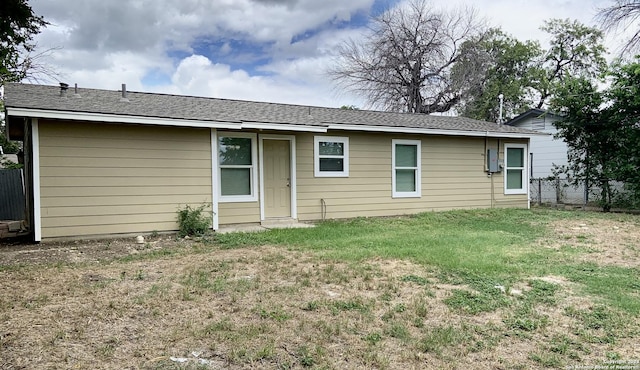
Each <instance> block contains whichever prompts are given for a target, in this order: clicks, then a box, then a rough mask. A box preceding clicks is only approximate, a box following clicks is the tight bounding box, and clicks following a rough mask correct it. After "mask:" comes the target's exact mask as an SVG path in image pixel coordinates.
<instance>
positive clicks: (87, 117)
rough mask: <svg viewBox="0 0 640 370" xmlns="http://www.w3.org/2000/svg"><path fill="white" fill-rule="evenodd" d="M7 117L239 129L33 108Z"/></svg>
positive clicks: (14, 110) (217, 123) (14, 111)
mask: <svg viewBox="0 0 640 370" xmlns="http://www.w3.org/2000/svg"><path fill="white" fill-rule="evenodd" d="M6 109H7V115H8V116H14V117H30V118H48V119H61V120H73V121H90V122H110V123H136V124H142V125H157V126H183V127H200V128H226V129H241V128H242V127H241V123H240V122H222V121H203V120H190V119H174V118H162V117H146V116H130V115H121V114H107V113H89V112H73V111H57V110H46V109H33V108H13V107H7V108H6Z"/></svg>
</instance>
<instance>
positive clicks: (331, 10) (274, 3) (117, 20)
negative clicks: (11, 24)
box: [30, 0, 600, 107]
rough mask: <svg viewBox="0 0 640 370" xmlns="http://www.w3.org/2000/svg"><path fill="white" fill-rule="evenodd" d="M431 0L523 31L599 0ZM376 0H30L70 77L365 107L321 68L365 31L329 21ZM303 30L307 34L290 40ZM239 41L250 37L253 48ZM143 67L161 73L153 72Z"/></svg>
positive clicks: (587, 18)
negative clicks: (199, 45) (471, 8)
mask: <svg viewBox="0 0 640 370" xmlns="http://www.w3.org/2000/svg"><path fill="white" fill-rule="evenodd" d="M393 1H394V0H392V1H391V2H389V4H392V3H393ZM431 1H432V3H433V5H434V6H437V7H443V8H451V7H455V6H461V5H464V4H470V5H473V6H475V7H476V8H477V10H478V12H479V13H480V15H482V16H485V17H486V18H487V19H488V21H489V22H490V23H492V24H493V25H498V26H502V28H503V29H504V30H505V31H506V32H508V33H510V34H512V35H514V36H515V37H518V38H519V39H522V40H524V39H539V38H541V37H544V33H543V32H542V31H539V27H540V26H541V25H542V22H543V20H545V19H550V18H577V19H578V20H580V21H582V22H583V23H587V24H589V23H591V21H592V18H593V15H594V14H595V7H596V4H600V2H599V0H585V1H578V0H540V1H535V2H533V1H530V0H478V1H474V2H470V1H468V0H431ZM373 3H374V0H352V1H344V0H324V1H318V0H212V1H201V0H180V1H175V0H137V1H125V0H118V1H116V0H110V1H105V0H84V1H80V2H77V1H66V2H65V1H62V2H61V1H58V0H31V1H30V4H31V5H32V7H33V9H34V11H35V12H36V14H39V15H43V16H44V17H45V19H47V20H48V21H50V22H51V23H52V25H50V26H49V27H47V28H46V29H44V31H43V32H42V33H41V34H40V35H39V36H38V37H37V41H38V43H39V44H40V47H42V48H50V47H59V46H60V47H62V49H61V50H56V51H55V52H54V53H53V54H52V55H51V57H50V58H49V60H50V61H51V64H52V65H53V66H54V68H55V69H57V70H59V71H60V72H61V77H62V78H61V79H62V80H64V81H65V82H68V83H71V84H73V83H76V82H77V83H79V85H80V86H84V87H96V88H108V89H118V88H119V86H120V84H121V83H127V86H128V88H130V89H132V90H142V91H157V92H167V93H176V94H189V95H202V96H215V97H221V98H234V99H249V100H260V101H274V102H289V103H296V104H313V105H327V106H340V105H356V106H359V107H365V104H364V102H363V101H362V100H361V99H360V98H357V97H355V96H353V95H351V94H349V93H343V94H342V95H338V94H337V92H336V90H334V87H333V84H332V82H331V81H330V79H329V78H328V77H327V75H326V74H325V71H326V70H327V67H328V66H330V65H331V61H332V55H333V53H335V50H336V47H337V45H338V44H339V43H340V42H341V41H342V40H345V39H346V38H348V37H353V38H358V37H361V35H362V32H363V30H360V29H337V28H336V27H335V24H336V23H339V22H340V21H346V20H349V19H351V18H352V17H353V16H354V14H356V13H357V12H368V11H369V9H370V8H371V6H372V5H373ZM305 33H306V34H307V37H303V38H301V40H299V41H297V42H295V43H293V44H292V43H291V40H292V39H294V37H296V38H297V36H300V35H302V34H305ZM196 40H200V41H201V40H208V41H210V42H211V43H212V44H211V45H213V46H211V52H212V55H208V54H207V55H197V54H206V51H205V50H200V48H196V47H194V41H196ZM243 45H244V46H245V47H244V49H243ZM246 45H255V46H256V50H260V52H259V53H256V52H255V51H254V50H252V49H251V48H248V47H246ZM205 46H206V45H205ZM196 49H197V50H196ZM205 49H206V47H205ZM176 51H180V53H176ZM185 55H186V57H185ZM213 55H216V56H217V57H218V58H220V59H219V60H218V59H216V58H215V57H214V56H213ZM256 60H260V62H259V64H255V61H256ZM234 63H238V64H237V65H235V66H234V65H233V64H234ZM238 66H242V67H238ZM243 68H244V69H243ZM254 71H255V72H257V73H254ZM150 74H151V75H154V76H155V75H157V76H160V78H158V79H157V80H153V81H150V80H149V79H148V78H147V77H148V76H149V75H150ZM252 74H256V75H252ZM163 76H165V81H163V80H162V77H163Z"/></svg>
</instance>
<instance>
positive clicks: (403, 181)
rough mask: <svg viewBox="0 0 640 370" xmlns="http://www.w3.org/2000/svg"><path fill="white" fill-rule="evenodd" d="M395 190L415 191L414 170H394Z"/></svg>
mask: <svg viewBox="0 0 640 370" xmlns="http://www.w3.org/2000/svg"><path fill="white" fill-rule="evenodd" d="M396 191H397V192H414V191H416V170H396Z"/></svg>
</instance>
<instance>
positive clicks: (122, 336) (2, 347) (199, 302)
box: [0, 209, 640, 369]
mask: <svg viewBox="0 0 640 370" xmlns="http://www.w3.org/2000/svg"><path fill="white" fill-rule="evenodd" d="M147 240H148V243H146V244H144V245H139V244H136V243H135V241H133V240H129V239H121V240H104V241H87V242H86V243H85V242H83V241H80V242H70V243H68V244H65V243H59V244H54V245H52V246H51V247H50V248H49V249H48V247H47V246H46V245H45V244H43V245H40V246H38V250H30V251H27V250H24V251H23V250H20V248H14V249H17V250H14V251H13V252H10V251H0V288H1V289H0V318H1V320H0V354H1V355H0V368H4V367H7V368H14V367H15V368H94V367H99V368H139V369H207V368H268V369H276V368H277V369H307V368H308V369H334V368H335V369H342V368H348V369H352V368H353V369H356V368H357V369H360V368H375V369H407V368H427V369H443V368H444V369H458V368H468V369H487V368H499V369H547V368H556V369H563V368H566V367H567V366H585V368H589V367H592V368H595V366H600V368H612V369H613V368H615V367H613V365H615V364H619V365H621V366H624V365H634V364H637V363H634V362H633V361H637V359H638V358H639V357H640V349H639V347H638V345H637V343H638V338H640V299H639V298H640V217H639V216H634V215H628V214H604V213H595V212H582V211H558V210H550V209H532V210H513V209H501V210H469V211H450V212H437V213H423V214H419V215H415V216H406V217H390V218H359V219H352V220H340V221H326V222H321V223H319V224H317V226H316V227H315V228H306V229H275V230H269V231H265V232H258V233H231V234H215V233H213V234H209V235H205V236H203V237H198V238H192V239H188V240H185V239H183V238H178V237H174V236H161V235H155V236H152V235H149V236H147ZM47 251H49V253H50V254H49V256H50V259H47V255H46V254H43V255H38V254H39V253H41V252H42V253H46V252H47ZM24 252H28V253H24ZM12 253H13V254H12ZM61 255H69V256H70V257H69V258H67V259H56V258H58V256H61ZM21 258H22V259H21ZM34 327H36V328H37V330H34ZM34 353H35V354H37V356H35V355H34ZM176 359H178V360H179V361H183V362H177V361H178V360H176ZM609 365H611V366H609ZM607 366H608V367H607Z"/></svg>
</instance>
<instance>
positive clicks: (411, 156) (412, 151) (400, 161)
mask: <svg viewBox="0 0 640 370" xmlns="http://www.w3.org/2000/svg"><path fill="white" fill-rule="evenodd" d="M417 153H418V147H417V146H415V145H404V144H397V145H396V167H416V166H417V164H418V156H417Z"/></svg>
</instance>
